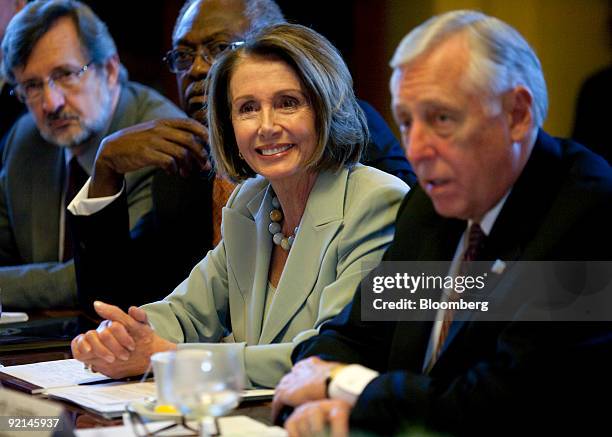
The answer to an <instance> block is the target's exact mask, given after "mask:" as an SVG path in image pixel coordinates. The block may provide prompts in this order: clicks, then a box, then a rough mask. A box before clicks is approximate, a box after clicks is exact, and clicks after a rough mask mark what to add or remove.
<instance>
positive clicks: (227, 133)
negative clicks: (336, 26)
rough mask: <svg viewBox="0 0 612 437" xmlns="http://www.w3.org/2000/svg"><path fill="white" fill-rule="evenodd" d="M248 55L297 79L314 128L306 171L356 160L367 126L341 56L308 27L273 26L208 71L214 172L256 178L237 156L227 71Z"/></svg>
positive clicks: (241, 178) (331, 167)
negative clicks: (272, 62) (276, 62)
mask: <svg viewBox="0 0 612 437" xmlns="http://www.w3.org/2000/svg"><path fill="white" fill-rule="evenodd" d="M249 57H263V58H269V59H280V60H282V61H283V62H286V63H287V64H288V65H289V66H290V67H291V68H292V69H293V70H294V71H295V73H296V74H297V76H298V77H299V79H300V82H301V84H302V86H303V87H304V90H305V94H306V96H307V98H308V102H309V104H310V105H311V107H312V111H313V113H314V115H315V129H316V130H317V132H316V134H317V145H316V147H315V151H314V152H313V155H312V157H310V158H309V160H308V162H306V163H305V165H306V167H307V168H309V169H311V170H314V171H321V170H324V169H329V170H332V171H333V170H337V169H339V168H341V167H343V166H347V167H349V166H351V165H353V164H355V163H357V162H358V161H359V158H360V156H361V153H362V151H363V148H364V145H365V144H367V142H368V138H369V133H368V126H367V122H366V118H365V115H364V113H363V111H362V110H361V108H360V107H359V105H358V103H357V100H356V99H355V94H354V92H353V80H352V78H351V74H350V73H349V70H348V67H347V66H346V64H345V63H344V61H343V60H342V56H341V55H340V53H339V52H338V50H337V49H336V48H335V47H334V46H333V45H332V44H331V43H330V42H329V41H328V40H327V39H326V38H325V37H323V36H322V35H320V34H319V33H317V32H315V31H314V30H312V29H309V28H307V27H305V26H300V25H298V24H277V25H274V26H270V27H267V28H264V29H263V30H262V31H261V32H260V33H259V34H257V35H254V36H253V37H252V38H251V39H249V40H247V41H246V43H245V44H243V45H241V46H239V47H238V48H236V49H234V50H231V51H228V52H226V53H225V54H224V55H223V56H221V58H220V59H219V60H218V61H217V62H215V63H214V64H213V66H212V68H211V71H210V73H209V83H208V103H209V107H208V126H209V142H210V146H211V152H212V156H213V160H214V162H215V167H216V170H217V172H218V173H220V174H223V175H225V176H227V177H229V178H230V179H232V180H234V181H237V182H238V181H242V180H244V179H246V178H249V177H253V176H255V172H254V171H253V170H252V169H251V168H250V167H249V166H248V164H247V163H246V162H245V161H243V160H242V159H240V156H239V151H238V145H237V143H236V137H235V135H234V129H233V126H232V117H231V110H232V108H231V102H230V98H231V96H230V94H229V88H230V80H231V77H232V73H233V72H234V71H235V69H236V67H237V66H238V65H239V64H240V62H241V61H242V60H244V59H246V58H249Z"/></svg>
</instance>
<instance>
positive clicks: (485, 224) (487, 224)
mask: <svg viewBox="0 0 612 437" xmlns="http://www.w3.org/2000/svg"><path fill="white" fill-rule="evenodd" d="M510 191H512V188H511V189H509V190H508V191H507V192H506V194H505V195H504V197H502V198H501V199H500V200H499V202H497V204H496V205H495V206H494V207H493V208H491V209H490V210H488V211H487V212H486V214H485V215H484V216H483V217H482V220H481V221H480V223H479V224H480V228H481V229H482V232H484V234H485V235H486V236H489V234H490V233H491V229H493V225H494V224H495V220H497V216H498V215H499V213H500V211H501V209H502V207H503V206H504V203H506V199H508V195H509V194H510ZM473 223H474V220H471V219H470V220H468V229H469V228H470V226H472V224H473Z"/></svg>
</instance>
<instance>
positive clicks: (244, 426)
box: [76, 416, 287, 437]
mask: <svg viewBox="0 0 612 437" xmlns="http://www.w3.org/2000/svg"><path fill="white" fill-rule="evenodd" d="M124 422H126V421H125V420H124ZM170 424H172V422H168V421H163V422H152V423H147V429H148V430H149V431H150V432H155V431H156V430H158V429H161V428H164V427H166V426H168V425H170ZM189 425H190V426H194V427H197V424H196V423H193V422H189ZM219 428H221V436H222V437H252V436H258V437H286V436H287V432H286V431H285V430H284V429H282V428H279V427H277V426H266V425H264V424H263V423H260V422H258V421H257V420H255V419H251V418H250V417H247V416H230V417H221V418H220V419H219ZM76 435H77V437H115V436H117V437H125V436H134V435H135V434H134V432H133V430H132V427H131V425H129V424H127V425H123V426H111V427H106V428H89V429H78V430H76ZM156 435H159V436H172V435H185V430H184V429H182V428H181V427H180V426H178V427H174V428H172V429H170V430H168V431H166V432H162V433H160V434H156Z"/></svg>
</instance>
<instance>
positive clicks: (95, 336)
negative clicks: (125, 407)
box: [71, 301, 176, 378]
mask: <svg viewBox="0 0 612 437" xmlns="http://www.w3.org/2000/svg"><path fill="white" fill-rule="evenodd" d="M94 309H95V310H96V312H97V313H98V315H100V317H102V318H104V319H106V320H104V321H103V322H102V323H100V325H99V326H98V328H97V329H96V330H90V331H87V332H86V333H84V334H80V335H78V336H77V337H75V338H74V339H73V340H72V343H71V347H72V355H73V356H74V358H76V359H77V360H79V361H82V362H83V363H85V364H87V365H89V366H92V368H93V369H94V370H95V371H97V372H101V373H103V374H105V375H107V376H110V377H111V378H123V377H126V376H133V375H139V374H141V373H144V372H145V371H146V370H147V368H148V367H149V362H150V358H151V355H153V354H154V353H155V352H161V351H166V350H172V349H176V344H174V343H172V342H169V341H167V340H164V339H163V338H161V337H160V336H159V335H157V334H155V332H154V331H153V329H152V328H151V327H150V326H149V324H148V322H147V314H146V313H145V312H144V310H142V309H140V308H137V307H130V309H129V310H128V313H127V314H126V313H125V312H124V311H122V310H121V309H120V308H119V307H116V306H114V305H108V304H105V303H103V302H100V301H96V302H94Z"/></svg>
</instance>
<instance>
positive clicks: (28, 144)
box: [0, 82, 184, 311]
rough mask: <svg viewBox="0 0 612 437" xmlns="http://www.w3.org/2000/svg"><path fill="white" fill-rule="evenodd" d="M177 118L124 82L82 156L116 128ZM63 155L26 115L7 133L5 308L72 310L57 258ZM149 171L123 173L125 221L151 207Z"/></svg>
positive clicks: (166, 105)
mask: <svg viewBox="0 0 612 437" xmlns="http://www.w3.org/2000/svg"><path fill="white" fill-rule="evenodd" d="M181 116H184V114H183V113H182V112H181V111H180V110H179V109H178V108H177V107H176V106H174V105H173V104H172V103H171V102H170V101H169V100H167V99H166V98H164V97H162V96H161V95H159V93H157V92H155V91H154V90H152V89H150V88H148V87H145V86H143V85H140V84H137V83H135V82H126V83H124V84H122V87H121V93H120V97H119V100H118V103H117V106H116V108H115V110H114V112H113V116H112V119H111V121H110V124H109V127H108V129H107V131H106V132H100V133H99V134H98V135H97V136H95V137H94V138H92V139H91V140H89V141H88V145H90V146H89V148H88V149H87V150H86V151H85V153H84V157H91V159H92V161H93V158H94V156H95V153H96V150H97V148H98V145H99V141H101V140H102V138H103V137H104V136H105V135H109V134H110V133H112V132H115V131H117V130H119V129H123V128H125V127H128V126H131V125H133V124H136V123H142V122H144V121H148V120H153V119H157V118H162V117H163V118H168V117H181ZM64 155H65V152H64V150H63V149H62V148H60V147H57V146H55V145H53V144H50V143H48V142H47V141H45V140H44V139H43V138H42V137H41V136H40V133H39V131H38V128H37V127H36V123H35V122H34V119H33V117H32V115H31V114H25V115H23V116H22V117H21V118H20V119H19V120H18V121H17V122H16V123H15V125H14V126H13V128H11V130H10V131H9V133H8V135H7V142H6V146H5V148H4V151H3V156H2V159H3V162H4V164H3V167H2V170H1V171H0V288H1V289H2V303H3V304H4V308H5V309H6V310H9V309H14V310H26V311H30V310H34V309H48V308H58V307H64V308H65V307H70V308H73V307H76V304H77V290H76V288H77V287H76V281H75V271H74V263H73V262H72V260H68V261H64V262H62V261H60V260H58V256H59V247H60V244H62V243H61V241H60V235H59V234H60V232H59V229H60V221H61V215H60V205H61V202H62V200H61V199H62V193H63V190H64V181H65V169H66V165H65V156H64ZM152 173H153V170H152V169H151V168H145V169H141V170H139V171H136V172H133V173H130V174H128V175H127V177H126V192H127V200H128V204H129V208H127V211H128V214H129V224H130V225H131V226H134V225H135V224H136V223H137V222H138V220H139V219H140V218H141V217H142V216H143V215H144V214H146V213H147V212H148V211H149V210H150V207H151V193H150V191H151V177H152ZM127 226H128V228H129V225H127Z"/></svg>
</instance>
